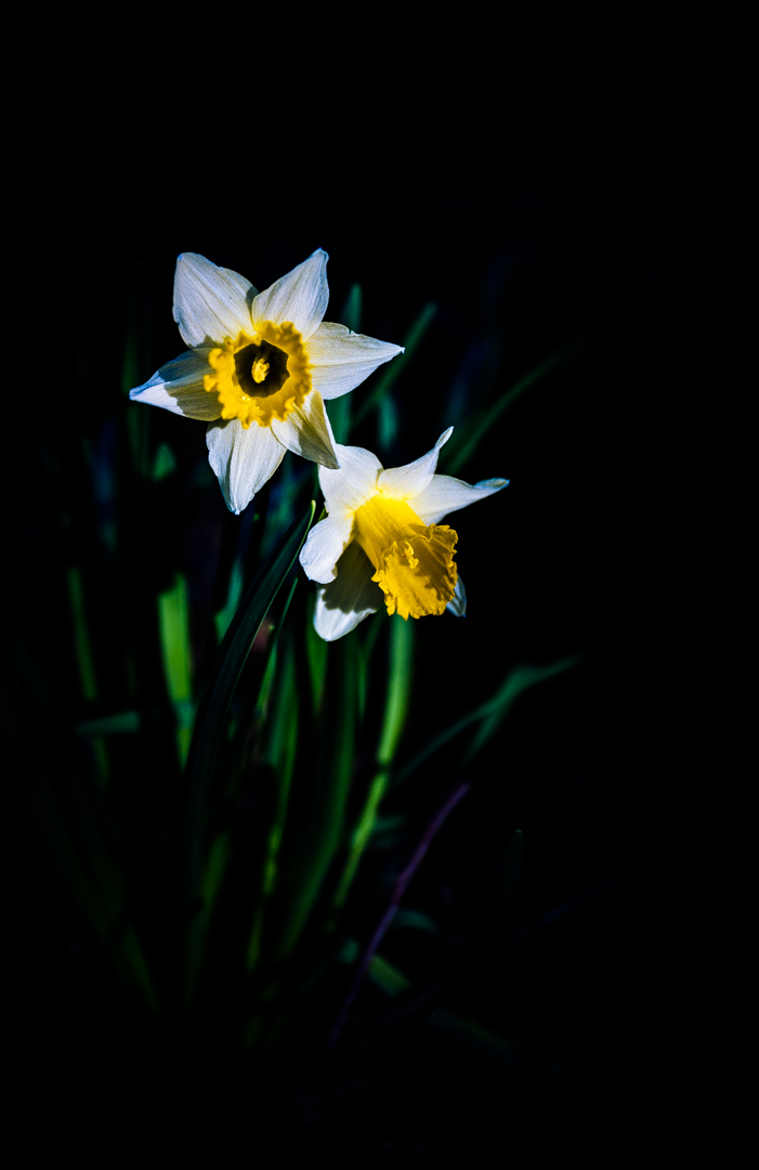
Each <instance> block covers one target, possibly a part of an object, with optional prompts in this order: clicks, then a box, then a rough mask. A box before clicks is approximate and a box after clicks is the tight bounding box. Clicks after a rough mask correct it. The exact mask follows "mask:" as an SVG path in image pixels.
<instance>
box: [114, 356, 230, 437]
mask: <svg viewBox="0 0 759 1170" xmlns="http://www.w3.org/2000/svg"><path fill="white" fill-rule="evenodd" d="M207 353H208V349H207V348H201V349H197V350H188V352H187V353H183V354H180V355H179V357H177V358H174V359H173V360H172V361H170V362H166V364H165V365H163V366H161V368H160V370H157V371H156V372H155V374H153V377H152V378H150V380H149V381H147V382H144V383H143V384H142V386H135V388H134V390H130V391H129V397H130V398H131V399H132V401H133V402H147V403H148V404H149V405H150V406H160V407H163V409H164V410H170V411H171V412H172V413H173V414H183V415H185V417H186V418H199V419H203V420H204V421H205V422H210V421H211V420H212V419H215V418H219V417H220V415H221V407H220V406H219V400H218V398H217V397H216V395H215V394H208V393H207V391H206V390H205V389H204V388H203V375H204V374H207V373H208V370H209V365H208V359H207V356H206V355H207Z"/></svg>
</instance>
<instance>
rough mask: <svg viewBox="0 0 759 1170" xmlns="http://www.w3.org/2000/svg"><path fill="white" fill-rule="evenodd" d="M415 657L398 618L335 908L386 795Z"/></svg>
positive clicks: (409, 631)
mask: <svg viewBox="0 0 759 1170" xmlns="http://www.w3.org/2000/svg"><path fill="white" fill-rule="evenodd" d="M412 657H413V628H412V626H411V625H410V623H409V622H405V621H403V620H402V619H401V618H395V620H394V621H392V622H391V625H390V660H389V663H388V684H387V699H386V701H385V718H384V720H383V724H382V733H381V735H380V742H379V748H378V750H377V771H376V772H375V773H374V776H373V778H372V782H371V784H370V786H369V794H368V796H367V798H366V803H365V804H364V807H363V809H362V811H361V815H360V817H359V819H358V824H357V825H356V828H355V830H354V832H353V837H352V840H351V844H350V850H349V853H348V858H347V861H346V863H345V868H344V869H343V873H342V876H341V878H340V881H339V883H338V886H337V890H336V891H335V897H334V907H335V909H339V908H340V907H341V906H342V905H343V904H344V902H345V899H346V897H347V895H348V890H349V889H350V886H351V883H352V881H353V878H354V877H355V875H356V870H357V869H358V866H359V862H360V861H361V855H362V854H363V852H364V849H365V848H366V844H367V842H368V840H369V838H370V836H371V834H372V830H373V828H374V824H375V821H376V819H377V810H378V809H379V806H380V803H381V801H382V797H383V796H384V795H385V789H386V788H387V782H388V778H389V776H390V769H391V766H392V763H393V758H394V756H395V751H396V748H397V746H398V742H399V740H400V737H401V732H402V731H403V727H404V725H405V722H406V711H407V709H408V697H409V689H410V686H411V667H412Z"/></svg>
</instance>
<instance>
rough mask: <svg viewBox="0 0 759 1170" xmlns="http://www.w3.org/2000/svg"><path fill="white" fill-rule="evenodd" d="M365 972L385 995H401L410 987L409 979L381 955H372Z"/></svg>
mask: <svg viewBox="0 0 759 1170" xmlns="http://www.w3.org/2000/svg"><path fill="white" fill-rule="evenodd" d="M367 974H368V975H369V978H370V979H371V980H372V982H373V983H376V984H377V986H378V987H381V988H382V990H383V991H384V992H385V994H386V995H390V996H393V998H394V997H395V996H396V995H402V994H403V992H404V991H408V990H409V988H410V987H411V980H410V979H409V978H407V976H405V975H404V974H403V972H402V971H399V970H398V968H397V967H394V966H393V965H392V963H388V961H387V959H384V958H383V957H382V955H372V957H371V959H370V960H369V966H368V968H367Z"/></svg>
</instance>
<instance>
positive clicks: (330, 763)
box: [279, 638, 359, 956]
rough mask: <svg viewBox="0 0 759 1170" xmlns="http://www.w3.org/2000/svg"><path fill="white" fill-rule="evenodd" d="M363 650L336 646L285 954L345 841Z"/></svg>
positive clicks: (348, 643)
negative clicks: (321, 755) (327, 721)
mask: <svg viewBox="0 0 759 1170" xmlns="http://www.w3.org/2000/svg"><path fill="white" fill-rule="evenodd" d="M358 653H359V651H358V645H357V643H356V641H355V639H353V638H344V639H342V640H341V641H339V642H337V643H336V644H335V645H334V648H333V652H332V659H333V664H334V666H335V667H336V668H337V669H336V673H337V678H338V683H337V686H338V691H337V694H336V695H335V696H333V697H334V699H335V706H334V709H333V711H332V712H331V713H330V716H331V728H330V738H329V742H328V744H327V754H326V757H325V763H324V766H323V767H322V769H321V774H320V775H318V774H315V788H314V790H313V792H312V796H313V797H314V798H315V803H314V807H313V812H312V824H311V830H310V832H309V834H308V837H307V838H305V839H304V840H302V841H300V842H299V843H298V846H299V852H300V854H301V856H302V863H301V865H300V866H299V869H298V877H297V881H296V882H295V883H294V885H293V887H292V889H291V891H290V898H289V903H288V911H289V913H288V920H287V922H286V924H285V928H284V931H283V935H282V938H281V942H280V946H279V953H280V955H282V956H284V955H288V954H290V953H291V952H292V950H293V949H294V947H295V945H296V943H297V942H298V939H299V938H300V935H301V933H302V931H303V929H304V927H305V925H306V922H307V920H308V917H309V915H310V913H311V911H312V909H313V907H314V904H315V902H316V900H317V898H318V896H319V894H320V892H321V890H322V887H323V884H324V879H325V877H326V876H327V872H328V870H329V868H330V865H331V864H332V862H333V860H334V858H335V855H336V853H337V850H338V847H339V846H340V844H341V841H342V837H343V826H344V823H345V808H346V803H347V799H348V793H349V790H350V782H351V778H352V776H353V770H354V766H355V755H356V737H357V726H358V701H357V685H356V683H357V674H358Z"/></svg>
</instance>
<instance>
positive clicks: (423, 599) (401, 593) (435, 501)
mask: <svg viewBox="0 0 759 1170" xmlns="http://www.w3.org/2000/svg"><path fill="white" fill-rule="evenodd" d="M452 433H453V427H449V428H448V430H447V431H444V432H443V434H442V435H441V436H440V438H439V439H438V441H437V443H436V444H435V446H434V447H433V448H432V450H431V451H428V452H427V454H426V455H422V457H421V458H420V459H417V460H415V461H414V462H413V463H407V464H406V465H405V466H404V467H393V468H389V469H388V470H385V469H383V467H382V464H381V463H380V461H379V459H378V458H377V456H376V455H373V454H372V452H371V451H367V450H365V449H364V448H363V447H345V446H342V445H341V444H339V443H338V444H336V445H335V450H336V451H337V457H338V460H339V462H340V467H339V469H337V470H333V469H329V468H326V467H320V468H319V483H320V484H321V489H322V492H323V493H324V501H325V508H326V511H327V516H326V518H325V519H324V520H320V521H319V523H318V524H316V525H315V526H314V527H313V528H312V529H311V531H310V533H309V534H308V539H307V540H306V543H305V544H304V546H303V548H302V550H301V554H300V561H301V565H302V566H303V568H304V570H305V572H306V575H307V576H308V577H310V578H311V580H312V581H317V582H319V583H320V588H319V589H318V591H317V598H316V608H315V611H314V626H315V628H316V631H317V633H318V634H319V635H320V636H321V637H322V638H324V639H325V640H326V641H327V642H332V641H334V640H335V639H336V638H341V637H342V636H343V634H347V633H348V632H349V631H350V630H352V629H354V628H355V627H356V626H357V625H358V623H359V622H361V621H363V619H364V618H365V617H368V616H369V614H371V613H375V612H376V611H377V610H378V609H380V608H381V607H382V604H383V602H384V605H385V607H386V609H387V612H388V613H389V614H394V613H397V614H400V616H401V617H402V618H404V619H408V618H409V617H413V618H420V617H425V616H426V615H428V614H441V613H443V611H444V610H445V609H449V610H450V611H451V612H452V613H454V614H457V615H462V614H464V613H465V611H466V594H465V592H464V586H463V584H462V581H461V578H460V577H459V575H458V568H457V565H456V561H455V559H454V556H455V549H456V541H457V539H458V537H457V534H456V533H455V532H454V530H453V529H452V528H450V527H449V526H448V525H447V524H440V523H439V521H440V520H442V519H443V517H444V516H447V515H448V513H449V512H455V511H456V510H457V509H459V508H464V507H466V506H467V505H468V504H473V503H474V502H475V500H483V499H485V498H486V497H487V496H490V495H492V494H493V493H494V492H497V491H500V490H501V488H503V487H505V486H506V484H507V483H508V480H506V479H486V480H483V481H481V482H480V483H476V484H468V483H465V482H464V480H461V479H455V478H454V477H453V476H450V475H436V474H435V469H436V467H437V461H438V452H439V451H440V448H441V447H442V446H443V444H444V443H446V442H447V441H448V439H449V438H450V437H451V434H452Z"/></svg>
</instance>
